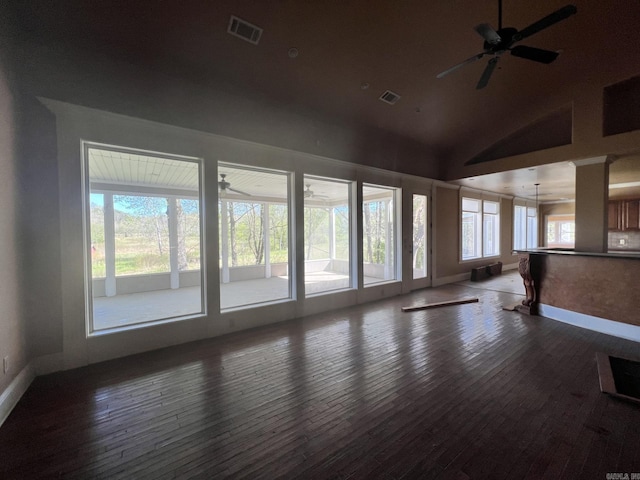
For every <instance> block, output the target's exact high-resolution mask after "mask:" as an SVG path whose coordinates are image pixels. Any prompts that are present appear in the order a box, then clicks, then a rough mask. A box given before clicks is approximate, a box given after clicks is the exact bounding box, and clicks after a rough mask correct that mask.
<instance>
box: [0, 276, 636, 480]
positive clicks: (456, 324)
mask: <svg viewBox="0 0 640 480" xmlns="http://www.w3.org/2000/svg"><path fill="white" fill-rule="evenodd" d="M465 296H478V297H479V298H480V302H479V303H474V304H466V305H457V306H450V307H443V308H440V309H433V310H424V311H417V312H411V313H403V312H401V310H400V308H401V306H403V305H410V304H418V303H429V302H438V301H444V300H451V299H454V298H457V297H465ZM518 298H521V296H518V295H515V294H512V293H507V292H499V291H491V290H480V289H478V288H477V286H476V288H469V287H467V286H463V285H449V286H445V287H440V288H434V289H427V290H422V291H419V292H414V293H412V294H410V295H406V296H402V297H397V298H394V299H391V300H384V301H380V302H375V303H371V304H368V305H364V306H359V307H353V308H348V309H344V310H339V311H334V312H330V313H326V314H321V315H316V316H313V317H308V318H305V319H302V320H299V321H294V322H286V323H282V324H279V325H275V326H269V327H265V328H261V329H258V330H253V331H250V332H241V333H238V334H234V335H230V336H225V337H221V338H215V339H211V340H206V341H200V342H196V343H191V344H187V345H181V346H178V347H172V348H167V349H163V350H159V351H155V352H150V353H145V354H141V355H135V356H131V357H128V358H124V359H119V360H114V361H110V362H105V363H102V364H98V365H92V366H89V367H86V368H81V369H77V370H73V371H69V372H62V373H58V374H54V375H49V376H46V377H39V378H37V379H36V380H35V381H34V383H33V385H32V386H31V387H30V388H29V390H28V391H27V393H26V394H25V396H24V397H23V398H22V400H21V401H20V402H19V404H18V405H17V407H16V408H15V410H14V411H13V413H12V414H11V415H10V417H9V418H8V419H7V421H6V422H5V424H4V425H3V426H2V427H1V428H0V478H3V479H13V478H20V479H23V478H25V479H36V478H71V479H87V478H105V479H107V478H108V479H112V478H126V479H173V478H181V479H182V478H207V479H209V478H251V479H260V478H265V479H273V478H301V479H302V478H303V479H313V478H318V479H324V478H336V479H339V478H343V479H346V478H350V479H361V478H362V479H399V478H405V479H412V478H438V479H459V480H462V479H483V478H487V479H501V478H504V479H515V478H517V479H532V478H548V479H558V478H581V479H584V478H597V479H604V478H606V473H608V472H628V473H629V474H630V473H632V472H640V408H639V407H638V405H635V404H632V403H626V402H624V401H622V400H619V399H615V398H612V397H609V396H607V395H605V394H602V393H600V391H599V387H598V375H597V367H596V360H595V354H596V352H598V351H602V352H606V353H610V354H613V355H617V356H621V357H625V358H631V359H640V345H639V344H637V343H633V342H629V341H625V340H621V339H617V338H614V337H609V336H606V335H602V334H598V333H595V332H591V331H587V330H583V329H578V328H575V327H571V326H569V325H565V324H562V323H559V322H555V321H552V320H548V319H544V318H539V317H526V316H522V315H520V314H519V313H516V312H506V311H503V310H501V307H502V305H510V304H513V303H515V302H516V301H517V299H518Z"/></svg>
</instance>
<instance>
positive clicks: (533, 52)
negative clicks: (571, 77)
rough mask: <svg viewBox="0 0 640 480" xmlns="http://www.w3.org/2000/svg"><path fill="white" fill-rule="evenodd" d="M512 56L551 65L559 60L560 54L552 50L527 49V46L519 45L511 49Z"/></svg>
mask: <svg viewBox="0 0 640 480" xmlns="http://www.w3.org/2000/svg"><path fill="white" fill-rule="evenodd" d="M511 55H513V56H514V57H520V58H526V59H527V60H533V61H534V62H540V63H551V62H553V61H554V60H555V59H556V58H558V55H559V53H558V52H552V51H551V50H542V49H541V48H534V47H527V46H526V45H518V46H516V47H513V48H512V49H511Z"/></svg>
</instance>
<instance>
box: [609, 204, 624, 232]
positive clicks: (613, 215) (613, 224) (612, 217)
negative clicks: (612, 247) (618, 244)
mask: <svg viewBox="0 0 640 480" xmlns="http://www.w3.org/2000/svg"><path fill="white" fill-rule="evenodd" d="M620 207H621V202H618V201H613V200H612V201H610V202H609V215H608V226H609V230H621V229H622V225H620V220H621V215H620V213H621V212H620V210H621V209H620Z"/></svg>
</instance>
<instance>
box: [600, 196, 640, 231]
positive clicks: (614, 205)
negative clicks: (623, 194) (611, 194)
mask: <svg viewBox="0 0 640 480" xmlns="http://www.w3.org/2000/svg"><path fill="white" fill-rule="evenodd" d="M608 216H609V218H608V222H607V224H608V227H609V230H640V199H635V200H612V201H610V202H609V213H608Z"/></svg>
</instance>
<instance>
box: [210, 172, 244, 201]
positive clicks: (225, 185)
mask: <svg viewBox="0 0 640 480" xmlns="http://www.w3.org/2000/svg"><path fill="white" fill-rule="evenodd" d="M226 178H227V174H226V173H221V174H220V181H219V182H218V188H219V189H220V193H221V194H223V193H225V192H227V191H228V192H234V193H239V194H240V195H245V196H247V197H250V196H251V194H250V193H247V192H243V191H241V190H236V189H235V188H231V184H230V183H229V182H227V180H226Z"/></svg>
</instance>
